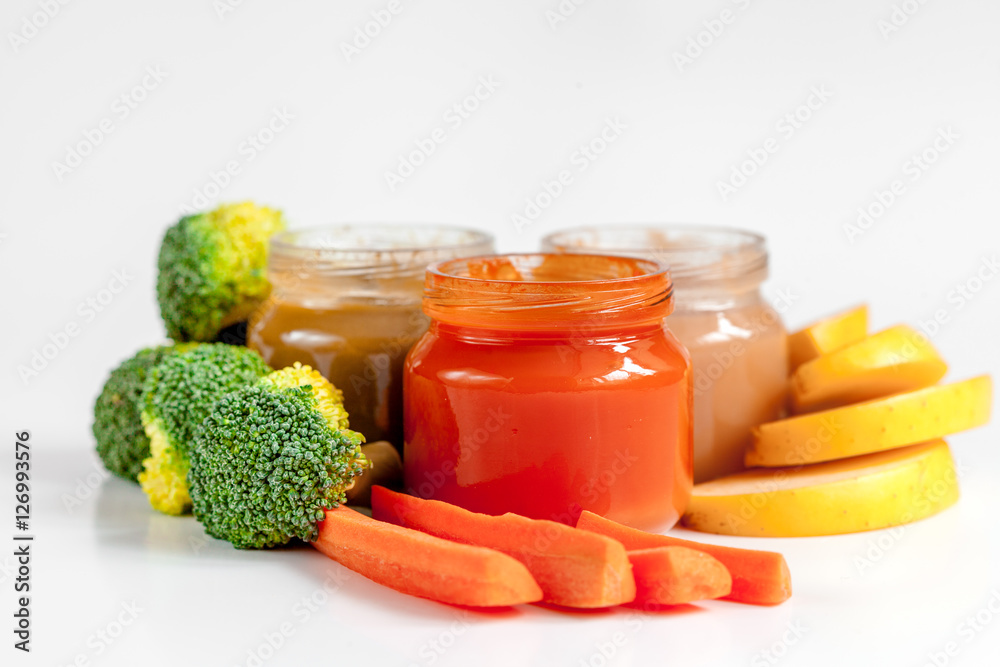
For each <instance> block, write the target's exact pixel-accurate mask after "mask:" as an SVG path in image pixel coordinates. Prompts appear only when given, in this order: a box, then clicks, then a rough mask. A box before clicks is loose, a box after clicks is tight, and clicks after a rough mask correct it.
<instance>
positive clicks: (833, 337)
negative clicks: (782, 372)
mask: <svg viewBox="0 0 1000 667" xmlns="http://www.w3.org/2000/svg"><path fill="white" fill-rule="evenodd" d="M867 335H868V306H858V307H857V308H852V309H851V310H848V311H847V312H844V313H839V314H837V315H833V316H831V317H827V318H825V319H822V320H820V321H819V322H816V323H814V324H811V325H809V326H807V327H806V328H805V329H802V330H801V331H796V332H795V333H793V334H791V335H790V336H789V337H788V368H789V370H795V369H796V368H798V367H799V366H800V365H801V364H804V363H805V362H807V361H809V360H811V359H815V358H816V357H818V356H820V355H823V354H829V353H831V352H834V351H836V350H839V349H840V348H842V347H844V346H845V345H850V344H851V343H857V342H858V341H860V340H861V339H862V338H864V337H865V336H867Z"/></svg>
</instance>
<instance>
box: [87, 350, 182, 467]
mask: <svg viewBox="0 0 1000 667" xmlns="http://www.w3.org/2000/svg"><path fill="white" fill-rule="evenodd" d="M188 347H190V345H175V346H170V345H162V346H159V347H147V348H145V349H142V350H139V351H138V352H136V353H135V355H134V356H133V357H131V358H130V359H126V360H125V361H123V362H122V363H121V365H120V366H118V368H116V369H115V370H113V371H111V375H110V377H108V380H107V382H105V383H104V388H103V389H102V390H101V394H100V396H98V397H97V402H96V403H94V426H93V430H94V438H95V439H96V440H97V455H98V456H100V457H101V461H103V462H104V466H105V467H106V468H107V469H108V470H109V471H111V472H112V473H113V474H115V475H117V476H118V477H121V478H122V479H127V480H129V481H130V482H138V481H139V473H140V472H141V471H142V461H143V459H145V458H147V457H148V456H149V437H148V436H147V435H146V431H145V430H144V429H143V427H142V417H141V416H140V415H141V413H142V405H141V400H142V387H143V384H144V383H145V382H146V375H147V374H148V373H149V371H150V370H151V369H152V368H153V367H154V366H156V365H157V364H158V363H160V361H161V360H162V359H163V357H164V356H165V355H167V354H171V353H174V352H182V351H184V350H185V349H186V348H188Z"/></svg>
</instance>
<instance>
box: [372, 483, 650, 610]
mask: <svg viewBox="0 0 1000 667" xmlns="http://www.w3.org/2000/svg"><path fill="white" fill-rule="evenodd" d="M372 516H374V517H375V518H376V519H381V520H383V521H388V522H390V523H394V524H397V525H400V526H406V527H407V528H415V529H417V530H422V531H424V532H427V533H430V534H431V535H435V536H437V537H442V538H445V539H448V540H454V541H456V542H464V543H466V544H478V545H480V546H484V547H490V548H492V549H496V550H497V551H502V552H503V553H505V554H508V555H510V556H512V557H513V558H516V559H517V560H519V561H521V562H522V563H524V565H525V567H527V568H528V571H529V572H531V574H532V576H534V577H535V581H537V582H538V585H539V586H541V588H542V592H543V594H544V597H543V601H545V602H550V603H552V604H558V605H563V606H566V607H578V608H598V607H610V606H613V605H617V604H622V603H625V602H630V601H632V600H633V599H634V598H635V579H634V578H633V577H632V567H631V565H630V564H629V560H628V555H627V554H626V553H625V547H623V546H622V545H621V543H619V542H617V541H616V540H613V539H609V538H607V537H602V536H600V535H595V534H594V533H588V532H585V531H580V530H577V529H575V528H571V527H570V526H567V525H564V524H561V523H557V522H555V521H544V520H539V519H528V518H526V517H523V516H518V515H516V514H504V515H503V516H490V515H487V514H477V513H475V512H470V511H468V510H465V509H462V508H461V507H457V506H455V505H451V504H448V503H444V502H441V501H438V500H423V499H421V498H415V497H413V496H408V495H404V494H402V493H396V492H394V491H390V490H389V489H386V488H384V487H381V486H376V487H373V488H372Z"/></svg>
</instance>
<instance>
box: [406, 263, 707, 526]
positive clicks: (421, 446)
mask: <svg viewBox="0 0 1000 667" xmlns="http://www.w3.org/2000/svg"><path fill="white" fill-rule="evenodd" d="M670 289H671V288H670V281H669V278H668V277H667V274H666V272H665V271H663V270H662V269H661V267H660V266H659V265H658V264H656V263H654V262H648V261H644V260H637V259H627V258H621V257H618V258H610V257H598V256H586V255H584V256H580V255H558V256H544V255H517V256H508V257H500V258H477V259H471V260H457V261H452V262H446V263H444V264H442V265H438V266H437V267H435V268H432V269H431V270H430V271H428V274H427V282H426V291H425V294H426V296H425V300H424V310H425V312H426V313H427V314H428V315H429V316H430V317H431V319H432V322H431V327H430V329H429V331H428V332H427V333H426V334H424V336H423V337H422V338H421V339H420V341H419V342H418V343H417V344H416V345H415V346H414V348H413V349H412V351H411V352H410V355H409V356H408V358H407V362H406V369H405V373H404V383H405V417H404V423H405V433H406V445H405V454H404V467H405V471H406V483H407V486H408V487H409V490H410V491H411V492H413V493H415V494H417V495H420V496H422V497H426V498H436V499H439V500H445V501H448V502H452V503H455V504H458V505H461V506H463V507H466V508H468V509H471V510H474V511H478V512H485V513H488V514H502V513H504V512H516V513H518V514H523V515H525V516H529V517H533V518H541V519H553V520H557V521H562V522H564V523H573V522H575V520H576V518H577V517H578V516H579V514H580V512H581V511H582V510H583V509H587V510H590V511H592V512H595V513H598V514H601V515H603V516H607V517H608V518H611V519H614V520H616V521H620V522H622V523H626V524H629V525H633V526H644V527H653V526H658V527H669V526H670V525H673V523H674V522H676V520H677V519H678V517H679V515H680V514H681V513H682V512H683V510H684V507H685V505H686V503H687V499H688V496H689V494H690V488H691V415H690V407H691V384H690V383H691V372H690V363H689V361H688V359H687V356H686V354H685V352H684V350H683V348H682V347H681V346H680V344H679V343H678V342H677V341H676V339H674V338H673V336H672V335H670V334H669V333H668V332H666V331H665V330H664V328H663V327H662V320H663V317H664V316H665V315H666V314H667V313H668V312H669V310H670V307H671V296H670Z"/></svg>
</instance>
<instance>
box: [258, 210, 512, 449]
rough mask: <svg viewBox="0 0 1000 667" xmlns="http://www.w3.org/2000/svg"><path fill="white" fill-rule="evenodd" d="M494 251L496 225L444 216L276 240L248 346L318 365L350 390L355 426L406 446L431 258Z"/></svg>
mask: <svg viewBox="0 0 1000 667" xmlns="http://www.w3.org/2000/svg"><path fill="white" fill-rule="evenodd" d="M486 252H493V238H492V237H491V236H490V235H489V234H485V233H483V232H478V231H474V230H470V229H458V228H453V227H443V226H434V225H409V224H398V225H391V224H365V225H343V226H337V227H324V228H318V229H308V230H302V231H290V232H285V233H283V234H279V235H277V236H275V237H274V238H273V239H272V240H271V252H270V254H269V256H268V278H269V279H270V281H271V295H270V298H269V299H268V300H267V301H266V302H265V303H264V304H263V305H262V306H261V307H260V308H258V309H257V311H256V312H255V313H254V315H253V316H252V317H251V318H250V324H249V327H248V331H247V345H248V346H249V347H251V348H253V349H255V350H257V351H258V352H260V353H261V355H262V356H263V357H264V361H266V362H267V363H268V364H269V365H270V366H271V367H272V368H283V367H284V366H290V365H292V364H293V363H295V362H296V361H299V362H302V363H303V364H309V365H310V366H312V367H313V368H315V369H316V370H318V371H319V372H320V373H322V374H323V375H324V376H325V377H326V378H327V379H328V380H330V382H332V383H333V384H334V385H335V386H336V387H337V388H338V389H340V390H341V391H342V392H343V393H344V407H345V408H346V409H347V412H348V414H349V415H350V421H351V428H352V429H354V430H355V431H359V432H361V433H363V434H364V436H365V438H366V439H367V440H368V442H374V441H376V440H388V441H389V442H391V443H392V444H393V445H395V446H396V447H397V449H399V450H402V448H403V361H404V359H406V353H407V352H409V351H410V347H411V346H412V345H413V343H415V342H416V341H417V339H418V338H420V335H421V334H423V333H424V331H425V330H426V329H427V325H428V319H427V317H426V316H425V315H424V314H423V312H421V309H420V302H421V298H422V297H423V287H424V272H425V270H426V269H427V266H428V265H429V264H433V263H436V262H440V261H443V260H445V259H451V258H454V257H462V256H463V255H481V254H483V253H486Z"/></svg>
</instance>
